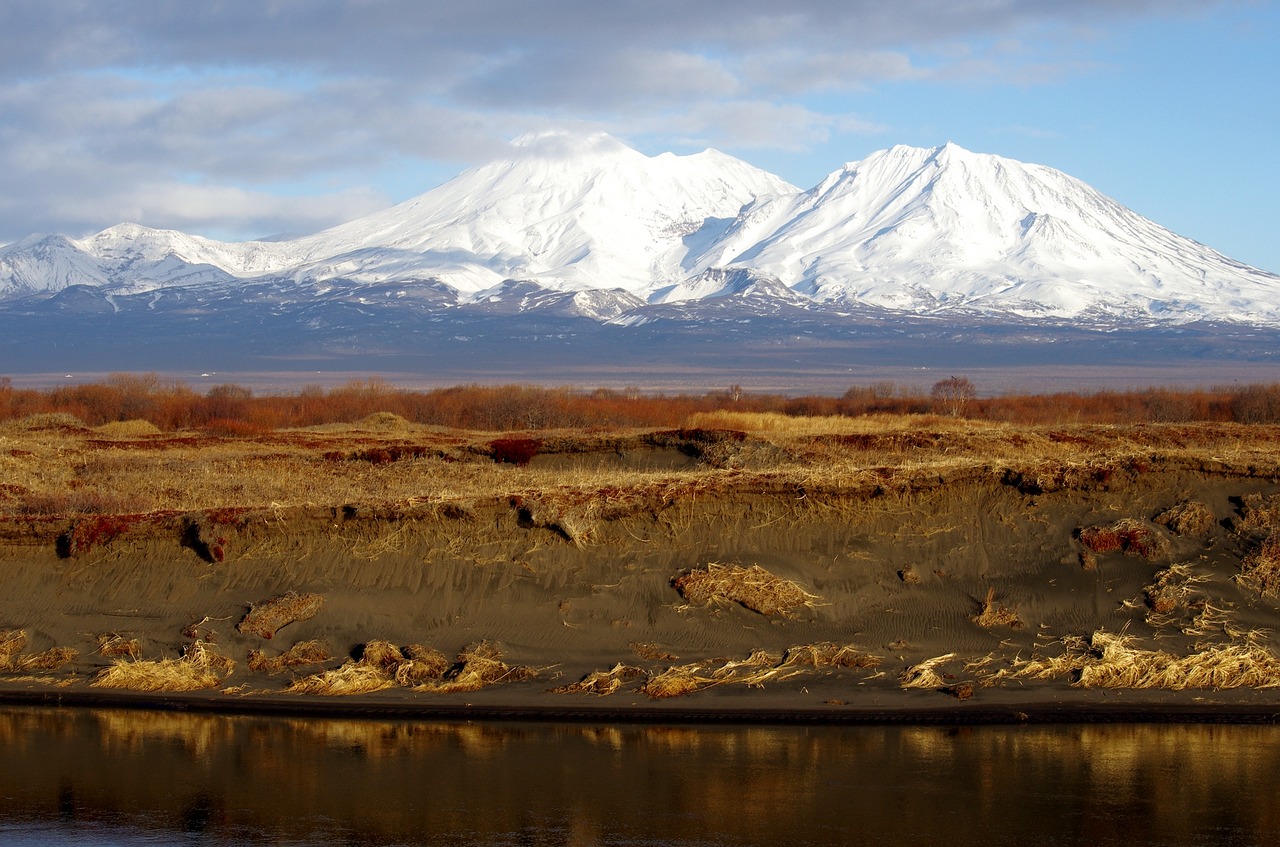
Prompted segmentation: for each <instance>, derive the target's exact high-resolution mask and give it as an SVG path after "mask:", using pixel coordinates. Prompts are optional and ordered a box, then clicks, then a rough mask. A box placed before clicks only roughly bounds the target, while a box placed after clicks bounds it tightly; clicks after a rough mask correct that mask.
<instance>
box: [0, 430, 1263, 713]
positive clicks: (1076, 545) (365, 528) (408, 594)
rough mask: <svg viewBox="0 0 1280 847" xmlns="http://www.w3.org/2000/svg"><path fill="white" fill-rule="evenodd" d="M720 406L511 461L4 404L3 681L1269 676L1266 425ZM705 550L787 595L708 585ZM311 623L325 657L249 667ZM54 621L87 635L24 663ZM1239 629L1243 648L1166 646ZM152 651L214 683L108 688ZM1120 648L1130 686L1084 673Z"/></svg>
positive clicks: (1009, 688) (471, 446) (601, 685)
mask: <svg viewBox="0 0 1280 847" xmlns="http://www.w3.org/2000/svg"><path fill="white" fill-rule="evenodd" d="M748 418H749V416H748ZM718 422H719V423H726V422H728V423H734V424H735V427H733V428H698V427H691V428H689V429H686V430H679V431H671V432H664V433H648V432H625V433H601V432H573V433H564V432H561V433H554V434H547V433H521V434H509V436H508V438H509V439H527V440H530V441H534V442H536V444H535V446H534V448H533V449H534V453H533V455H532V457H531V458H529V457H524V458H527V459H528V462H527V463H526V464H519V463H510V462H506V463H504V462H502V461H501V459H502V458H503V456H501V455H499V453H500V452H502V451H501V450H499V449H498V448H491V446H490V445H491V444H492V443H493V442H494V441H495V440H496V439H495V438H494V436H493V434H481V433H455V432H444V431H426V430H422V429H418V430H412V431H404V430H402V429H396V430H394V431H383V432H374V431H361V430H358V429H357V430H344V431H324V432H318V431H317V432H299V433H279V434H276V435H274V436H271V437H269V438H264V439H254V440H234V439H209V438H205V437H196V436H189V435H183V434H178V435H175V434H173V433H167V434H158V435H147V436H141V437H135V436H130V437H127V438H106V437H103V435H102V434H101V433H95V432H92V431H89V430H85V429H83V428H79V427H76V426H75V425H74V424H73V423H70V422H66V421H62V422H61V423H59V424H58V425H57V426H52V427H51V426H45V425H28V426H26V427H16V426H10V427H9V428H8V429H6V430H5V431H3V432H0V471H3V472H4V474H5V476H4V479H3V482H0V641H3V636H4V634H5V633H6V632H7V633H19V632H21V633H22V634H23V635H24V636H25V641H24V642H23V643H22V646H21V648H20V649H19V648H16V647H15V648H14V649H15V651H13V652H12V655H11V656H9V658H8V659H6V658H5V654H4V652H3V650H0V698H2V697H8V698H10V699H24V698H25V699H31V698H60V699H61V700H62V701H63V702H79V701H82V700H83V701H89V700H93V699H98V700H104V701H108V702H117V701H129V702H137V700H138V698H141V699H142V700H143V701H144V702H158V701H159V700H160V699H164V700H165V702H180V703H184V704H185V705H186V706H188V707H192V706H199V707H213V708H227V709H245V708H255V707H262V708H273V709H275V708H286V709H297V710H299V711H301V710H307V709H313V708H325V709H334V710H361V709H384V710H388V711H407V712H421V713H424V714H427V713H432V712H450V711H452V710H459V711H464V712H465V711H467V710H475V713H476V714H477V715H481V714H487V713H501V714H517V713H535V712H550V713H555V714H560V715H565V716H567V715H581V714H597V715H598V714H604V713H633V714H635V715H638V716H655V715H657V716H661V715H663V714H694V713H705V714H732V715H737V716H739V717H744V716H745V717H747V718H750V716H751V715H753V714H760V715H764V714H770V715H778V714H792V715H796V716H802V715H803V716H808V717H810V718H812V717H815V716H816V717H818V718H820V719H821V718H823V717H826V718H831V719H843V718H848V717H851V716H853V717H856V716H858V715H864V714H865V715H871V714H874V715H885V714H892V713H895V712H903V713H905V712H909V711H911V710H922V709H923V710H936V709H941V710H945V711H948V713H951V714H954V715H956V716H961V715H964V714H966V713H973V714H978V713H981V712H983V710H985V712H986V713H989V714H996V713H1001V714H1007V715H1034V714H1035V713H1036V712H1037V710H1045V711H1046V713H1048V712H1053V713H1054V714H1055V715H1059V716H1061V715H1062V714H1063V712H1062V710H1063V709H1064V708H1065V709H1067V710H1068V712H1067V713H1068V714H1069V713H1070V710H1071V709H1080V710H1083V711H1088V712H1090V713H1094V712H1097V711H1099V710H1101V711H1103V712H1106V711H1108V710H1113V711H1115V713H1117V714H1119V713H1121V712H1126V713H1133V712H1134V711H1135V710H1136V711H1137V712H1139V713H1140V712H1141V711H1142V710H1144V709H1151V710H1160V709H1169V708H1178V709H1184V710H1192V711H1197V710H1202V711H1206V712H1208V711H1212V710H1214V709H1217V708H1221V707H1226V708H1236V709H1240V708H1243V709H1245V710H1246V711H1251V712H1255V713H1257V714H1264V713H1270V711H1272V710H1273V709H1274V706H1275V704H1276V702H1277V699H1280V695H1278V694H1277V691H1280V689H1278V688H1272V687H1271V686H1280V671H1277V670H1276V667H1280V660H1276V656H1277V647H1278V646H1280V642H1277V638H1276V624H1277V622H1280V602H1278V601H1277V598H1276V597H1275V596H1273V595H1272V594H1270V593H1267V592H1266V591H1264V590H1261V589H1259V588H1258V587H1257V586H1258V585H1264V584H1267V583H1265V581H1264V582H1259V581H1258V580H1254V581H1252V582H1250V581H1249V580H1245V581H1240V580H1239V579H1238V577H1239V576H1240V575H1241V568H1242V563H1243V562H1245V561H1246V560H1248V561H1250V562H1256V561H1258V560H1259V551H1260V550H1262V549H1264V548H1265V547H1266V544H1267V542H1268V539H1271V538H1273V537H1274V534H1275V533H1277V532H1278V531H1280V526H1278V524H1280V518H1277V515H1280V461H1278V460H1280V454H1278V453H1277V450H1276V446H1277V444H1280V430H1277V428H1275V427H1261V426H1259V427H1243V426H1226V425H1196V426H1191V425H1167V426H1144V427H1131V428H1117V427H1057V428H1038V429H1031V428H1023V429H1015V428H1009V427H1002V426H999V425H983V426H978V425H976V424H975V425H970V424H966V423H964V422H957V421H951V420H945V419H936V418H923V419H894V420H887V421H878V422H865V421H862V422H858V421H846V422H840V421H827V422H826V423H825V424H820V423H818V422H812V423H809V424H803V425H802V424H795V425H786V424H783V423H780V422H778V421H776V420H773V419H770V418H766V417H764V416H758V417H757V418H755V419H745V418H744V419H738V420H733V421H724V420H722V421H718ZM695 423H701V424H707V423H717V421H710V422H708V421H698V422H695ZM788 426H790V427H791V428H788ZM526 447H527V445H526ZM504 449H507V448H504ZM378 451H381V452H378ZM518 458H519V457H518ZM166 504H167V505H168V506H169V507H168V508H165V506H166ZM1187 504H1196V505H1195V506H1194V507H1188V506H1187ZM121 507H123V508H121ZM1170 510H1174V511H1173V512H1172V513H1171V512H1170ZM1206 511H1207V513H1209V514H1211V515H1212V521H1206V520H1204V519H1203V515H1204V514H1205V512H1206ZM1192 513H1194V515H1195V516H1197V518H1199V519H1198V520H1196V521H1195V522H1194V523H1193V522H1191V521H1190V520H1189V519H1187V518H1185V517H1181V516H1183V515H1184V514H1192ZM1184 526H1185V527H1191V529H1186V530H1184V532H1183V534H1178V532H1176V531H1175V529H1177V528H1180V527H1184ZM691 574H695V575H698V574H715V575H717V576H718V577H720V578H724V577H725V576H732V575H734V574H737V575H739V577H741V578H742V579H748V578H749V579H754V580H755V583H753V585H754V587H753V588H751V590H753V591H761V590H770V591H773V590H774V589H777V588H778V587H779V586H781V587H782V588H785V589H786V591H783V592H782V593H781V594H778V593H775V594H772V595H771V597H772V598H773V600H774V601H776V600H777V597H780V596H781V597H792V598H795V602H794V604H793V605H790V606H787V605H786V603H784V604H783V605H784V606H785V607H784V608H782V609H781V610H776V609H777V607H776V606H774V605H766V606H756V608H765V609H767V610H768V611H770V612H771V613H769V614H765V613H761V612H760V611H753V609H752V605H753V604H752V603H751V602H748V601H747V600H744V599H743V597H744V596H751V595H749V594H743V593H742V592H741V591H739V592H738V593H734V592H726V594H725V596H724V597H723V598H721V599H718V600H717V599H714V598H713V599H712V601H711V602H709V603H705V604H703V603H701V602H699V604H697V605H695V604H694V603H692V602H691V601H690V599H689V598H687V597H685V596H683V595H682V593H681V591H680V590H679V588H680V586H681V585H684V584H687V582H688V580H687V579H685V580H683V581H682V578H687V577H689V576H690V575H691ZM768 579H776V580H778V583H776V584H767V580H768ZM791 589H794V590H795V591H798V592H799V593H798V594H797V593H794V592H793V591H791ZM745 590H746V589H743V591H745ZM291 592H292V593H291ZM698 599H699V600H700V601H701V600H702V599H703V598H702V596H701V595H698ZM786 602H787V603H789V602H791V601H786ZM272 603H274V604H275V605H272V606H269V605H268V604H272ZM268 608H270V609H271V610H272V612H273V617H272V618H271V626H270V627H255V626H241V623H242V621H244V620H245V618H246V615H247V614H248V613H249V612H250V610H251V609H255V610H257V611H258V613H259V614H261V613H262V611H263V610H266V609H268ZM290 609H293V610H294V612H291V611H290ZM299 610H301V611H299ZM303 611H305V614H303ZM290 615H293V617H290ZM1099 633H1101V635H1100V636H1099ZM264 634H270V636H271V637H270V638H267V637H264ZM1113 636H1120V638H1119V641H1120V642H1121V643H1122V646H1123V647H1124V649H1125V651H1127V652H1123V651H1121V652H1123V655H1122V656H1121V652H1117V651H1116V650H1114V649H1112V650H1110V651H1109V650H1108V646H1107V645H1112V647H1114V644H1115V641H1116V639H1114V638H1112V637H1113ZM303 642H318V645H316V644H308V645H307V650H305V651H302V652H295V653H294V654H291V655H297V656H301V655H303V654H304V653H305V654H306V655H308V656H311V657H313V658H316V657H319V658H320V659H322V658H323V656H324V655H325V654H326V653H327V655H329V656H332V657H334V658H331V659H328V660H319V661H311V660H300V661H299V662H298V663H294V662H292V661H280V662H275V663H274V665H273V663H271V662H269V661H267V660H270V659H272V658H275V657H282V656H283V655H284V654H286V653H287V652H288V651H289V650H290V648H292V647H294V646H295V645H299V644H301V643H303ZM13 644H15V645H16V644H18V642H17V641H16V640H15V641H14V642H13ZM105 644H115V645H119V644H129V645H131V646H130V650H129V651H128V652H127V653H126V654H121V653H119V652H117V653H115V654H111V653H110V651H108V650H106V649H105V648H104V650H103V651H102V652H100V651H99V647H100V645H105ZM375 644H376V645H378V647H377V650H376V651H375V650H374V649H373V645H375ZM366 646H369V647H370V649H369V650H366V649H365V648H366ZM321 647H322V648H323V649H320V648H321ZM54 648H63V649H64V651H66V648H71V649H73V650H74V651H75V655H74V657H73V658H71V659H70V661H68V662H66V663H65V664H62V665H61V666H60V667H56V668H39V667H36V666H35V665H33V664H32V663H30V662H28V663H27V665H26V666H24V665H22V661H23V657H32V656H36V655H41V654H48V651H50V650H53V649H54ZM1227 648H1231V649H1233V650H1238V651H1242V652H1240V653H1239V655H1237V654H1235V653H1233V654H1232V658H1231V659H1230V661H1231V662H1234V663H1235V664H1234V665H1233V666H1232V668H1234V671H1232V672H1228V671H1230V670H1231V669H1226V668H1223V667H1219V666H1218V665H1214V666H1213V667H1212V668H1211V673H1209V674H1208V675H1207V676H1205V675H1204V674H1201V675H1194V674H1190V675H1189V672H1188V671H1186V670H1185V668H1186V667H1190V666H1192V665H1195V666H1196V667H1201V666H1203V664H1204V662H1207V661H1208V659H1204V661H1201V662H1200V664H1199V665H1197V664H1196V663H1197V662H1198V661H1199V659H1198V658H1197V657H1208V656H1211V655H1212V656H1219V653H1215V652H1214V651H1215V650H1218V651H1220V650H1225V649H1227ZM250 651H260V652H259V653H258V654H257V658H256V661H255V666H256V667H257V668H258V669H257V670H254V669H251V667H250V663H249V661H248V658H249V654H250ZM841 651H844V652H843V653H842V652H841ZM68 652H69V651H68ZM375 652H376V655H375ZM440 653H443V654H444V655H445V656H446V657H447V659H448V661H447V663H445V664H448V663H452V664H451V667H448V668H447V669H444V670H443V672H442V670H441V668H439V667H435V665H434V664H432V668H431V669H428V666H427V664H425V661H426V660H425V658H424V657H426V656H428V655H431V656H438V655H439V654H440ZM60 655H63V656H64V657H65V656H66V652H64V654H60ZM184 655H185V656H186V658H185V659H184V658H183V657H184ZM211 655H212V656H215V657H217V661H216V662H214V664H212V665H210V664H209V662H210V659H209V656H211ZM837 655H843V656H846V657H857V658H856V659H849V660H848V661H836V660H834V659H833V658H831V657H835V656H837ZM823 656H825V657H828V659H823V658H821V657H823ZM1118 656H1119V657H1120V658H1119V659H1117V657H1118ZM415 657H417V658H415ZM815 657H816V658H815ZM162 660H168V661H169V662H170V666H172V668H176V670H178V671H181V670H182V665H183V664H184V663H185V664H186V665H199V666H200V669H201V670H202V671H205V672H206V673H207V672H210V671H211V672H212V673H213V674H214V676H213V681H212V684H211V685H210V686H209V687H207V688H204V689H203V690H200V691H197V692H196V693H189V694H180V695H179V694H164V693H163V692H161V693H159V694H157V693H148V694H129V693H128V691H129V688H128V687H126V688H124V689H120V688H103V687H101V686H100V685H94V683H95V681H97V682H101V681H102V675H103V674H104V673H105V671H106V669H108V668H112V667H113V666H116V665H129V664H147V663H159V662H161V661H162ZM177 660H181V661H177ZM226 660H230V661H229V662H228V661H226ZM1030 660H1035V661H1036V662H1038V663H1039V664H1037V665H1035V666H1034V667H1032V666H1031V665H1029V664H1028V662H1029V661H1030ZM1113 660H1114V661H1124V662H1126V663H1129V664H1127V665H1126V667H1129V668H1131V669H1136V670H1135V671H1134V672H1133V673H1131V674H1130V676H1128V677H1125V679H1126V680H1127V681H1126V682H1125V683H1124V684H1117V685H1110V684H1108V685H1100V686H1099V687H1086V686H1084V685H1082V684H1081V681H1082V680H1088V679H1099V678H1101V677H1098V676H1097V675H1096V673H1095V671H1097V670H1098V667H1099V666H1101V665H1103V664H1105V663H1110V662H1113ZM1054 661H1059V662H1060V663H1059V664H1058V665H1053V662H1054ZM6 662H7V664H6ZM308 662H310V663H308ZM414 662H417V664H416V666H415V665H414V664H413V663H414ZM1246 665H1247V667H1245V666H1246ZM170 666H166V667H170ZM1085 666H1087V667H1088V670H1083V671H1082V667H1085ZM268 667H274V668H275V671H274V672H268V671H267V670H266V668H268ZM1108 667H1111V665H1108ZM1045 668H1048V670H1045V673H1044V675H1043V678H1041V677H1040V675H1038V674H1035V673H1033V671H1036V670H1041V669H1045ZM1246 671H1247V673H1246ZM1233 672H1234V674H1235V675H1234V676H1233V675H1232V673H1233ZM202 678H205V677H202ZM1108 678H1110V677H1108ZM317 680H319V681H318V682H317ZM1205 680H1208V682H1206V681H1205ZM304 683H307V684H304ZM383 683H385V684H383ZM343 685H347V686H351V687H347V688H345V689H344V688H343V687H342V686H343ZM1146 685H1153V686H1156V687H1150V688H1148V687H1145V686H1146ZM291 686H292V687H294V688H295V689H298V690H307V691H316V690H329V691H332V692H333V694H314V693H308V694H295V693H290V692H289V688H290V687H291ZM325 686H328V688H326V687H325ZM343 691H359V692H362V693H354V694H347V695H346V696H338V695H339V694H340V693H341V692H343ZM673 692H674V694H673ZM675 694H678V696H675Z"/></svg>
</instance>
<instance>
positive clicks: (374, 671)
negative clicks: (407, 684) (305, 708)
mask: <svg viewBox="0 0 1280 847" xmlns="http://www.w3.org/2000/svg"><path fill="white" fill-rule="evenodd" d="M395 684H396V683H395V680H393V679H392V678H391V677H390V676H388V675H387V673H386V671H384V670H382V669H381V668H378V667H375V666H373V665H366V664H364V663H363V662H347V663H346V664H344V665H343V666H342V667H340V668H335V669H334V670H330V671H324V672H323V673H318V674H312V675H311V676H305V677H303V678H302V679H298V680H295V681H294V682H292V683H291V684H290V685H289V687H288V688H287V689H285V690H286V691H288V692H289V693H290V694H316V695H322V696H325V697H340V696H347V695H351V694H371V693H373V692H374V691H382V690H384V689H387V688H393V687H394V686H395Z"/></svg>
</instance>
